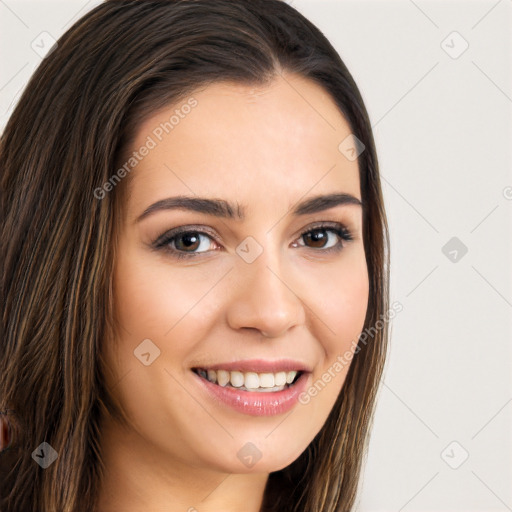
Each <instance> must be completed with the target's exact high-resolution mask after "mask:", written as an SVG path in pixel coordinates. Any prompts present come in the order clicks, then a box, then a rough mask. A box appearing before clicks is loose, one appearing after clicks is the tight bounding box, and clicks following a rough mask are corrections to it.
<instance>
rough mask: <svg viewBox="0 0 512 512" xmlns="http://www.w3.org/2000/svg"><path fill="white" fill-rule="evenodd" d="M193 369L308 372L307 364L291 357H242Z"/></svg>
mask: <svg viewBox="0 0 512 512" xmlns="http://www.w3.org/2000/svg"><path fill="white" fill-rule="evenodd" d="M193 369H202V370H226V371H236V370H239V371H242V372H255V373H265V372H268V373H277V372H287V371H293V370H296V371H303V372H310V371H311V369H310V367H309V365H307V364H305V363H301V362H300V361H294V360H293V359H279V360H276V361H269V360H264V359H244V360H240V361H232V362H226V363H216V364H210V365H204V366H203V365H197V366H194V367H193Z"/></svg>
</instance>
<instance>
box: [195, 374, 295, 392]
mask: <svg viewBox="0 0 512 512" xmlns="http://www.w3.org/2000/svg"><path fill="white" fill-rule="evenodd" d="M192 371H193V372H194V373H196V374H197V375H199V377H201V378H203V379H205V380H207V381H208V382H211V383H212V384H216V385H217V386H221V387H228V388H234V389H238V390H241V391H252V392H260V393H272V392H276V391H282V390H284V389H288V388H290V387H292V386H293V385H294V384H295V383H296V382H297V380H298V379H299V378H300V377H301V375H302V374H303V373H305V372H303V371H300V370H299V371H295V370H292V371H281V372H272V373H269V372H265V373H256V372H241V371H227V370H205V369H203V368H192Z"/></svg>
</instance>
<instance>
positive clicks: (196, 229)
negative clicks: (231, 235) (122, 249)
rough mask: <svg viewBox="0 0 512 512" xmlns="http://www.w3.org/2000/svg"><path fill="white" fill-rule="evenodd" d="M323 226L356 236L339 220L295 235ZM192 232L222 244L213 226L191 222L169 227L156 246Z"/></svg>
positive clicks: (314, 224)
mask: <svg viewBox="0 0 512 512" xmlns="http://www.w3.org/2000/svg"><path fill="white" fill-rule="evenodd" d="M322 227H323V228H325V229H333V230H335V229H342V230H346V231H348V233H349V234H350V236H351V237H352V238H356V237H355V234H354V231H353V230H352V229H351V228H350V226H349V225H348V224H347V223H345V222H339V221H315V222H313V223H311V224H310V225H308V226H306V227H304V228H303V229H301V230H300V231H299V232H298V233H297V234H296V235H295V236H296V237H301V236H303V235H304V234H306V233H308V232H310V231H313V230H315V229H321V228H322ZM190 232H192V233H199V234H203V235H208V236H210V237H211V238H212V239H213V241H214V242H215V243H217V244H220V242H219V240H218V236H217V234H216V233H215V232H214V231H213V230H212V229H211V228H208V227H207V226H203V225H197V224H190V225H183V226H178V227H176V228H173V229H169V230H168V231H165V232H164V233H163V234H162V235H160V236H159V237H158V238H157V239H156V240H155V242H154V245H156V246H160V245H165V244H166V243H167V242H166V239H169V238H175V237H177V236H179V235H181V234H183V233H190ZM190 254H194V253H190ZM197 254H200V253H197Z"/></svg>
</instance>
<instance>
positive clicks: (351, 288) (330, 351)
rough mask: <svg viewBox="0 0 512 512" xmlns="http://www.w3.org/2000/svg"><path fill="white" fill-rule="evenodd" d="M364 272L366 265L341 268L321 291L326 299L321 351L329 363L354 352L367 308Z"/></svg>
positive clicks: (365, 272)
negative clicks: (328, 298)
mask: <svg viewBox="0 0 512 512" xmlns="http://www.w3.org/2000/svg"><path fill="white" fill-rule="evenodd" d="M368 290H369V283H368V272H367V267H366V262H363V263H362V262H360V261H356V262H354V264H353V265H350V266H348V265H347V266H346V267H345V268H344V269H341V270H340V272H339V274H338V276H337V278H336V279H333V280H332V284H331V285H330V286H329V289H328V290H326V291H325V293H326V294H327V296H328V297H330V300H329V301H328V302H327V303H326V304H325V306H326V307H325V309H324V310H323V311H324V312H325V318H322V319H323V320H324V321H325V323H326V330H327V333H328V335H327V336H326V337H324V338H323V339H324V340H325V341H324V349H325V352H326V354H327V359H328V361H329V364H332V362H333V361H334V360H336V359H337V358H338V356H340V355H341V356H343V355H344V354H345V353H346V352H347V351H349V350H351V351H354V350H355V347H356V345H357V342H358V340H359V336H360V334H361V332H362V330H363V328H364V320H365V317H366V312H367V307H368Z"/></svg>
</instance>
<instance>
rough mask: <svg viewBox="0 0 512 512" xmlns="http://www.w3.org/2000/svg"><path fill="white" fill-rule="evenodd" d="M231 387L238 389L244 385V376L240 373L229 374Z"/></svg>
mask: <svg viewBox="0 0 512 512" xmlns="http://www.w3.org/2000/svg"><path fill="white" fill-rule="evenodd" d="M231 385H232V386H234V387H235V388H239V387H241V386H243V385H244V374H243V373H242V372H236V371H235V372H231Z"/></svg>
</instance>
